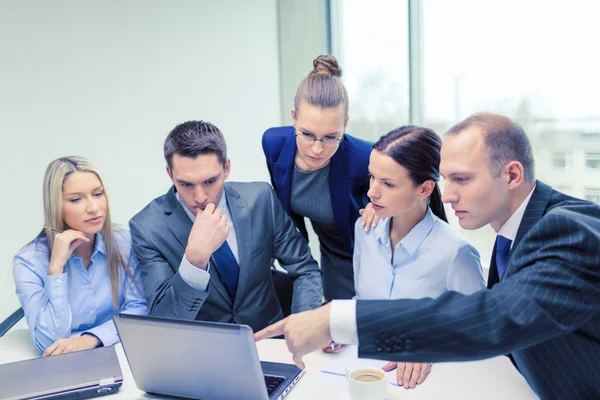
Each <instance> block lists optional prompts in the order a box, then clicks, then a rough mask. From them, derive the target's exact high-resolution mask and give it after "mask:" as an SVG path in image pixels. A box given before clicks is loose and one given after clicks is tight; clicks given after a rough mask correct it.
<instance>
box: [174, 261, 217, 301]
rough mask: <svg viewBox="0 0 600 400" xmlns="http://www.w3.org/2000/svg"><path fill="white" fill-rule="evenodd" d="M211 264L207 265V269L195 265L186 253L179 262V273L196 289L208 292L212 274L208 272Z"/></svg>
mask: <svg viewBox="0 0 600 400" xmlns="http://www.w3.org/2000/svg"><path fill="white" fill-rule="evenodd" d="M208 268H209V266H207V267H206V271H205V270H203V269H202V268H197V267H194V266H193V265H192V264H191V263H190V262H189V261H188V260H187V259H186V258H185V255H184V256H183V258H182V259H181V264H179V275H181V279H183V281H184V282H185V283H187V284H188V285H190V286H191V287H193V288H194V289H196V290H200V291H203V292H206V288H207V287H208V282H209V281H210V274H209V273H208Z"/></svg>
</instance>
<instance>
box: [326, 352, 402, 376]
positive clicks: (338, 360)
mask: <svg viewBox="0 0 600 400" xmlns="http://www.w3.org/2000/svg"><path fill="white" fill-rule="evenodd" d="M385 364H387V361H381V360H374V359H372V358H358V346H343V347H342V348H341V350H340V352H339V353H337V354H331V361H329V362H328V363H327V364H325V366H323V369H321V373H323V374H330V375H338V376H346V369H357V368H376V369H380V368H381V367H383V366H384V365H385ZM386 375H387V378H388V383H390V384H391V385H394V386H400V385H398V381H397V380H396V370H392V371H390V372H386Z"/></svg>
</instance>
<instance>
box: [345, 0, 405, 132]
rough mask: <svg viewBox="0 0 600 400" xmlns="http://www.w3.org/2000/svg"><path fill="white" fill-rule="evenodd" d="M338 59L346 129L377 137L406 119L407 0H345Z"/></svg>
mask: <svg viewBox="0 0 600 400" xmlns="http://www.w3.org/2000/svg"><path fill="white" fill-rule="evenodd" d="M337 4H338V7H339V12H340V16H341V17H340V31H339V33H340V40H339V42H340V44H339V47H340V49H339V52H340V61H341V67H342V70H343V73H344V75H343V77H342V79H343V81H344V84H345V86H346V90H348V98H349V101H350V111H349V113H350V122H349V126H348V133H350V134H353V135H356V136H359V137H361V138H363V139H368V140H372V141H375V140H377V139H379V137H380V136H382V135H383V134H385V133H387V132H389V131H390V130H392V129H394V128H397V127H399V126H401V125H404V124H406V123H407V122H408V104H409V100H408V62H407V59H408V30H407V28H406V21H407V19H408V2H407V1H398V0H372V1H370V2H365V1H363V0H343V1H338V2H337Z"/></svg>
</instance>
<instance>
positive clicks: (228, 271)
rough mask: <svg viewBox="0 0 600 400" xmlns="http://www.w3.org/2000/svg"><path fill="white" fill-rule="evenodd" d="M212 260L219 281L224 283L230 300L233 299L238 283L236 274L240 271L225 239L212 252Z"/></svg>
mask: <svg viewBox="0 0 600 400" xmlns="http://www.w3.org/2000/svg"><path fill="white" fill-rule="evenodd" d="M212 256H213V261H214V262H215V265H216V267H217V271H219V275H220V276H221V282H222V283H223V285H225V288H226V289H227V292H228V293H229V296H230V297H231V301H233V300H234V299H235V291H236V290H237V285H238V276H239V273H240V267H239V265H238V263H237V261H236V260H235V256H234V255H233V252H232V251H231V247H229V245H228V244H227V240H226V241H224V242H223V244H222V245H221V247H219V248H218V249H217V250H216V251H215V252H214V253H213V254H212Z"/></svg>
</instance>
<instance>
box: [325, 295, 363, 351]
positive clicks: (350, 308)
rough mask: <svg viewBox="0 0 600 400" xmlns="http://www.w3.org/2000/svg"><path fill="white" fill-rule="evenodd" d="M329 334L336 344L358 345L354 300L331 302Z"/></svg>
mask: <svg viewBox="0 0 600 400" xmlns="http://www.w3.org/2000/svg"><path fill="white" fill-rule="evenodd" d="M329 333H330V334H331V338H332V339H333V341H334V342H336V343H340V344H358V331H357V328H356V300H333V301H332V302H331V311H330V312H329Z"/></svg>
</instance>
